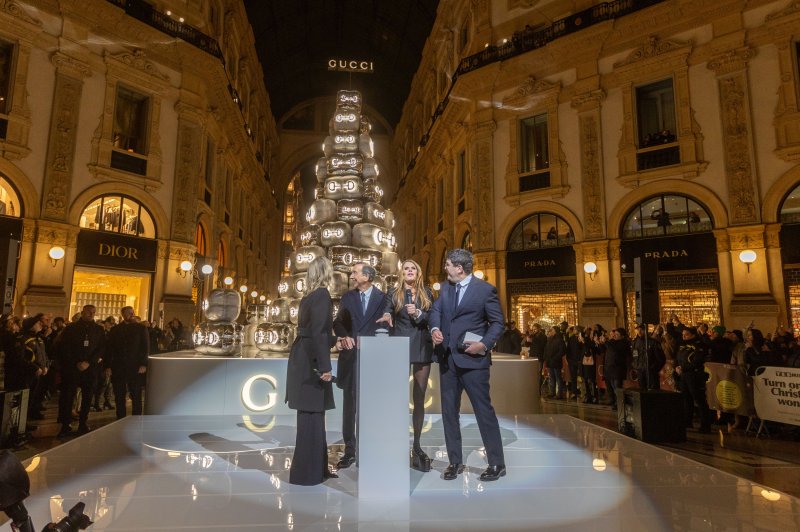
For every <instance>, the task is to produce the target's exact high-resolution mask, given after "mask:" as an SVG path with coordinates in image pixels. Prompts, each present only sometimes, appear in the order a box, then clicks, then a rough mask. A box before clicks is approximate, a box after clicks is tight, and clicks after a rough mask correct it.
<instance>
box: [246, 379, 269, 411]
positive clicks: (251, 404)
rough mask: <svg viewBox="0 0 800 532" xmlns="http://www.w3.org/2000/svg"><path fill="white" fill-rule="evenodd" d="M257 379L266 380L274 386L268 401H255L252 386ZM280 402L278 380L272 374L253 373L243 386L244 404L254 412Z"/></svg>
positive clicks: (264, 409)
mask: <svg viewBox="0 0 800 532" xmlns="http://www.w3.org/2000/svg"><path fill="white" fill-rule="evenodd" d="M256 381H264V382H266V383H268V384H269V385H270V386H272V389H273V391H271V392H268V393H267V402H266V403H256V402H255V401H253V396H252V388H253V384H254V383H255V382H256ZM277 402H278V381H277V379H275V377H273V376H272V375H267V374H260V375H253V376H252V377H250V378H249V379H247V380H246V381H245V383H244V386H242V404H244V406H245V407H246V408H247V409H248V410H251V411H253V412H264V411H266V410H269V409H270V408H272V407H273V406H275V405H276V404H277Z"/></svg>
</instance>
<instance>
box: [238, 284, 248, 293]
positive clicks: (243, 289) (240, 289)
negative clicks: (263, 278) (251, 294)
mask: <svg viewBox="0 0 800 532" xmlns="http://www.w3.org/2000/svg"><path fill="white" fill-rule="evenodd" d="M239 292H241V293H243V294H244V293H246V292H247V285H246V284H243V285H242V286H240V287H239Z"/></svg>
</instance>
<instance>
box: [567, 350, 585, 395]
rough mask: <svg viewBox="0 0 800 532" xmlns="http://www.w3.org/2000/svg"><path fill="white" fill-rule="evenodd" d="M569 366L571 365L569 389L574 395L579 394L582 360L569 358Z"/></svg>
mask: <svg viewBox="0 0 800 532" xmlns="http://www.w3.org/2000/svg"><path fill="white" fill-rule="evenodd" d="M567 366H569V391H570V392H572V395H578V392H579V390H578V377H579V376H580V374H581V371H582V369H583V364H581V361H580V360H578V361H574V360H569V359H567Z"/></svg>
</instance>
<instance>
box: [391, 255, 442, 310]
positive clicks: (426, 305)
mask: <svg viewBox="0 0 800 532" xmlns="http://www.w3.org/2000/svg"><path fill="white" fill-rule="evenodd" d="M409 262H410V263H411V264H413V265H414V266H416V267H417V279H416V281H414V289H415V291H416V292H417V298H418V299H419V308H421V309H422V310H428V309H430V308H431V305H433V300H432V299H431V298H430V297H429V296H428V291H427V290H425V280H424V277H423V275H422V266H420V265H419V264H417V262H416V261H414V260H412V259H406V260H404V261H403V263H402V264H401V265H400V269H401V270H402V268H403V266H405V265H406V263H409ZM404 285H405V281H403V275H402V272H401V274H400V275H398V276H397V282H396V283H395V285H394V288H395V290H394V295H393V296H392V302H393V303H394V310H395V312H400V309H402V308H403V306H404V305H405V304H406V303H405V293H404V288H403V286H404Z"/></svg>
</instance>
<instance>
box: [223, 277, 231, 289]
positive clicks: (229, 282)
mask: <svg viewBox="0 0 800 532" xmlns="http://www.w3.org/2000/svg"><path fill="white" fill-rule="evenodd" d="M222 282H223V283H224V284H225V286H226V287H228V288H230V287H231V285H232V284H233V277H231V276H228V277H226V278H225V279H223V280H222Z"/></svg>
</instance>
